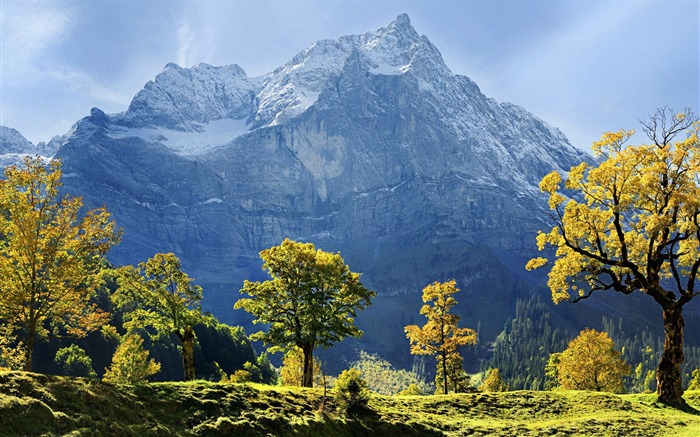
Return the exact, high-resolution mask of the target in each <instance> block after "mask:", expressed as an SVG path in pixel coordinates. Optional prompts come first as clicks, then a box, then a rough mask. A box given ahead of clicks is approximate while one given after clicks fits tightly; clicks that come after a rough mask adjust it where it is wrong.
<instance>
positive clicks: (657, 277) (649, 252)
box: [526, 114, 700, 302]
mask: <svg viewBox="0 0 700 437" xmlns="http://www.w3.org/2000/svg"><path fill="white" fill-rule="evenodd" d="M673 118H674V120H678V121H679V122H683V121H684V120H685V118H686V115H685V114H680V115H678V114H677V115H674V116H673ZM685 123H687V124H688V126H686V125H683V126H685V128H687V130H688V135H687V137H686V138H684V139H682V140H680V141H677V142H675V143H673V144H671V143H670V141H669V142H667V143H658V141H657V142H655V143H654V144H642V145H638V146H627V147H623V145H624V144H625V142H626V141H627V140H628V139H629V138H630V137H631V136H632V135H633V134H634V131H631V130H630V131H626V130H620V131H618V132H606V133H605V134H603V136H602V137H601V139H600V141H597V142H596V143H595V144H594V145H593V149H594V151H595V152H596V153H597V154H599V155H602V156H604V157H605V158H606V159H605V160H604V161H602V162H601V163H600V164H598V165H597V166H591V165H588V164H586V163H582V164H580V165H577V166H574V167H572V168H571V170H570V172H569V175H568V179H567V180H566V181H565V183H564V186H565V187H566V188H567V189H568V190H572V191H574V192H576V193H577V194H576V195H574V196H572V197H571V198H566V197H565V196H564V195H562V194H561V193H560V192H559V190H560V189H561V182H562V179H561V175H559V174H558V173H557V172H552V173H550V174H548V175H546V176H545V177H544V178H542V181H541V182H540V189H541V190H542V192H544V193H546V194H548V196H549V206H550V208H551V209H552V210H554V211H555V214H554V215H553V216H554V217H555V224H554V226H553V227H552V228H551V230H550V231H549V232H539V234H538V235H537V247H538V249H539V250H545V249H546V248H548V247H551V248H554V249H556V259H555V260H554V262H553V263H552V269H551V271H550V272H549V282H548V285H549V287H550V289H551V291H552V298H553V300H554V301H555V302H560V301H562V300H566V299H570V298H572V297H574V298H578V297H581V296H586V293H588V292H590V291H591V290H609V289H612V290H616V291H622V292H625V293H629V292H631V291H634V290H640V291H642V292H644V293H651V294H656V295H657V297H659V298H665V294H664V293H663V292H661V291H660V290H661V289H662V287H661V281H663V280H664V279H670V278H675V279H677V281H675V282H676V284H678V285H680V289H679V290H677V292H678V293H679V294H688V296H689V297H690V296H691V295H692V294H693V293H692V291H691V290H692V289H693V287H694V278H695V274H696V273H697V264H698V262H699V261H698V260H700V240H699V236H700V228H699V227H698V214H699V212H700V174H699V172H698V171H699V170H700V142H699V141H698V129H699V126H698V125H697V124H695V125H694V126H692V127H689V123H688V122H687V121H685ZM678 130H680V128H679V129H678ZM650 135H651V134H650ZM669 254H673V255H669ZM546 264H547V262H546V259H545V258H542V257H537V258H533V259H532V260H530V261H529V262H528V263H527V265H526V268H527V269H528V270H532V269H536V268H540V267H542V266H544V265H546ZM694 266H695V267H694ZM690 277H692V278H693V279H692V280H689V278H690ZM584 290H585V292H584Z"/></svg>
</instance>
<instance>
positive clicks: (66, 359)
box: [54, 344, 97, 378]
mask: <svg viewBox="0 0 700 437" xmlns="http://www.w3.org/2000/svg"><path fill="white" fill-rule="evenodd" d="M54 361H55V362H56V364H57V365H58V367H60V368H61V369H62V370H63V372H64V374H66V375H68V376H84V377H89V378H97V374H96V373H95V370H94V369H93V368H92V360H91V359H90V357H89V356H87V354H86V353H85V351H84V350H83V349H82V348H81V347H79V346H78V345H77V344H71V345H70V346H68V347H63V348H61V349H59V350H58V351H56V357H55V358H54Z"/></svg>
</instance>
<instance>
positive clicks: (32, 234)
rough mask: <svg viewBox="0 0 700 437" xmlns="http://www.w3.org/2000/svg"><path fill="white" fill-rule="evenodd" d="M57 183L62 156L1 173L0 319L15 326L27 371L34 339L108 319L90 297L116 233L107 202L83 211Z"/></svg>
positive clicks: (78, 331)
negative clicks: (105, 206) (105, 204)
mask: <svg viewBox="0 0 700 437" xmlns="http://www.w3.org/2000/svg"><path fill="white" fill-rule="evenodd" d="M60 187H61V164H60V162H59V161H51V163H50V164H49V165H48V168H47V167H46V166H45V164H44V162H43V160H42V159H41V158H39V157H36V158H30V157H27V158H25V160H24V165H23V166H22V167H17V166H10V167H7V168H5V178H4V179H2V180H0V277H1V278H2V286H1V287H0V320H3V321H4V322H5V323H6V324H7V325H9V326H11V327H13V328H14V329H15V330H16V331H17V332H19V333H20V335H21V346H23V347H24V349H25V350H24V353H23V354H22V356H23V358H24V370H27V371H30V370H32V364H33V363H32V359H33V353H34V346H35V344H36V342H37V339H39V338H43V337H46V336H48V335H49V334H50V333H57V332H65V333H67V334H69V335H74V336H76V337H80V336H84V335H85V334H87V333H88V332H91V331H93V330H95V329H98V328H99V327H100V326H101V325H102V324H104V323H106V321H107V319H108V315H107V314H106V313H105V312H103V311H101V310H99V309H98V308H97V306H96V305H95V304H94V303H93V302H92V300H91V298H92V297H93V296H94V295H95V292H96V290H97V289H98V288H99V287H100V286H101V284H102V283H103V278H102V272H103V265H104V262H103V261H104V255H105V254H106V253H107V251H108V250H109V249H110V248H111V247H112V246H113V245H114V244H116V243H117V242H118V241H119V239H120V233H119V232H118V231H116V227H115V224H114V222H113V221H112V219H111V216H110V214H109V213H108V212H107V211H105V209H104V208H98V209H94V210H91V211H88V212H87V213H85V214H84V215H81V214H80V209H81V207H82V200H81V199H80V198H79V197H69V196H63V197H61V196H60V195H59V188H60ZM52 328H53V329H52Z"/></svg>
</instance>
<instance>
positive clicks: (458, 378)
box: [435, 353, 473, 394]
mask: <svg viewBox="0 0 700 437" xmlns="http://www.w3.org/2000/svg"><path fill="white" fill-rule="evenodd" d="M442 359H443V358H442V357H441V356H438V359H437V372H435V387H438V389H436V391H435V394H438V393H439V392H440V393H443V394H446V393H444V390H440V387H441V386H442V384H443V382H444V381H445V378H444V377H443V365H442ZM444 369H445V371H446V372H447V392H448V393H466V392H469V391H472V390H473V388H472V386H471V384H470V382H471V378H470V377H469V375H467V372H465V371H464V360H463V359H462V356H461V355H460V354H458V353H455V354H450V355H448V356H447V365H446V366H444Z"/></svg>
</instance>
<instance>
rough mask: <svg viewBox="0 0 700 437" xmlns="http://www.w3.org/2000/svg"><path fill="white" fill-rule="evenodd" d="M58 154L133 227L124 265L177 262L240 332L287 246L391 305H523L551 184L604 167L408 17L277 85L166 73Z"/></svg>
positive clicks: (334, 49) (70, 184) (123, 248)
mask: <svg viewBox="0 0 700 437" xmlns="http://www.w3.org/2000/svg"><path fill="white" fill-rule="evenodd" d="M58 143H60V144H61V148H60V150H59V151H58V153H57V157H59V158H61V159H62V160H63V163H64V173H65V178H64V184H65V188H66V190H67V191H68V192H70V193H73V194H75V195H81V196H83V197H84V200H85V202H86V204H88V205H90V206H98V205H106V206H107V208H108V210H109V211H111V212H112V213H113V214H114V216H115V218H116V220H117V222H118V224H119V225H120V226H121V227H123V229H124V238H123V242H122V243H121V245H120V246H118V247H117V248H115V249H114V250H113V252H112V253H111V257H112V260H113V261H114V262H116V263H137V262H140V261H143V260H145V259H146V258H147V257H150V256H152V255H153V253H155V252H160V251H168V252H174V253H176V254H177V255H178V256H179V257H180V258H181V259H182V260H183V267H184V268H185V270H186V271H188V273H189V274H190V275H191V276H193V277H195V278H196V279H197V282H198V283H199V284H201V285H202V286H203V287H204V290H205V300H206V306H207V308H208V309H210V310H213V312H214V313H216V314H217V315H219V316H220V317H222V318H224V319H226V320H229V321H237V320H238V318H239V317H240V316H241V315H240V314H236V315H235V316H234V315H233V314H234V313H233V310H232V308H231V304H232V303H233V302H234V301H235V300H236V299H237V298H238V293H237V290H238V289H239V288H240V286H241V285H242V282H243V279H246V278H248V279H258V278H261V277H262V272H261V271H260V265H261V263H260V260H259V257H258V252H259V251H260V250H262V249H264V248H267V247H269V246H272V245H276V244H279V243H280V242H281V241H282V239H283V238H285V237H291V238H294V239H299V240H307V241H313V242H314V243H316V244H317V246H319V247H320V248H323V249H324V250H332V251H341V254H342V255H343V256H344V258H345V260H346V261H347V262H348V263H349V264H350V267H351V268H352V269H353V270H354V271H359V272H362V273H363V275H364V276H363V279H364V282H365V283H366V284H367V285H368V286H370V287H372V288H374V289H375V290H377V291H378V292H379V293H380V295H383V296H390V295H394V296H396V295H401V294H404V293H419V292H420V290H421V289H422V287H423V286H425V285H426V284H428V283H429V282H432V281H435V280H447V279H451V278H456V279H457V282H458V286H459V287H460V288H462V289H463V294H462V297H461V298H460V301H462V300H465V301H466V302H468V305H469V306H470V307H474V308H477V307H478V306H479V305H486V304H491V305H494V304H497V305H501V304H504V303H509V302H511V301H512V299H513V296H514V292H515V290H516V289H518V288H522V285H518V284H519V283H520V281H522V280H525V281H533V280H534V279H533V278H537V280H539V278H538V277H536V276H531V275H527V276H526V275H525V272H524V269H523V265H524V263H525V261H526V260H527V259H528V258H529V257H531V256H532V255H534V253H535V248H534V247H533V246H534V235H535V233H536V230H537V229H542V228H544V227H545V226H546V224H545V223H544V221H545V220H546V215H545V211H546V202H545V201H544V198H543V197H542V196H541V195H540V193H539V190H538V188H537V184H538V182H539V180H540V179H541V177H542V176H543V175H545V174H546V173H548V172H550V171H551V170H553V169H558V170H567V169H568V168H569V167H570V166H571V165H574V164H577V163H580V162H581V161H582V160H587V159H590V158H589V157H588V155H586V154H584V153H583V152H581V151H580V150H577V149H576V148H574V147H573V146H572V145H571V144H570V143H569V142H568V140H567V139H566V137H565V136H564V134H562V132H560V131H559V130H558V129H556V128H553V127H551V126H549V125H548V124H547V123H545V122H544V121H542V120H540V119H538V118H537V117H535V116H533V115H532V114H530V113H528V112H527V111H525V110H524V109H522V108H520V107H517V106H515V105H511V104H508V103H498V102H496V101H494V100H493V99H489V98H487V97H486V96H484V95H483V94H482V93H481V92H480V90H479V87H478V86H477V85H476V84H475V83H474V82H472V81H471V80H470V79H469V78H467V77H465V76H461V75H456V74H453V73H452V72H451V71H450V70H449V68H448V67H447V66H446V65H445V63H444V62H443V60H442V57H441V55H440V52H439V51H438V50H437V48H435V46H433V45H432V44H431V43H430V41H429V40H428V38H427V37H425V36H420V35H418V33H416V31H415V30H414V28H413V27H412V26H411V24H410V21H409V19H408V17H407V16H406V15H401V16H399V17H398V18H397V19H396V20H395V21H394V22H392V23H391V24H390V25H389V26H387V27H385V28H382V29H379V30H377V31H374V32H368V33H365V34H362V35H351V36H343V37H341V38H339V39H338V40H334V41H329V40H324V41H319V42H317V43H316V44H314V45H312V46H311V47H309V48H308V49H306V50H304V51H302V52H301V53H299V54H298V55H296V56H295V57H294V58H293V59H292V60H291V61H289V62H287V63H286V64H284V65H283V66H281V67H279V68H277V69H276V70H274V71H272V72H271V73H269V74H267V75H265V76H262V77H253V78H251V77H248V76H247V75H246V74H245V72H244V71H243V69H241V68H240V67H238V66H237V65H230V66H224V67H213V66H210V65H206V64H200V65H197V66H196V67H193V68H190V69H185V68H181V67H179V66H177V65H174V64H168V65H167V66H166V68H165V70H164V71H163V72H162V73H160V74H159V75H158V76H157V77H156V78H155V80H154V81H152V82H149V83H148V84H146V86H145V87H144V89H143V90H142V91H141V92H139V93H138V94H137V95H136V97H134V99H133V101H132V103H131V105H130V106H129V109H128V110H127V111H126V112H124V113H121V114H115V115H107V114H105V113H103V112H102V111H100V110H99V109H93V110H92V113H91V115H90V116H89V117H86V118H84V119H82V120H81V121H79V122H78V123H77V124H76V125H75V126H74V128H73V129H72V130H71V132H69V133H68V134H67V135H66V136H64V137H62V138H61V139H60V141H58ZM404 297H405V299H409V296H404ZM401 299H402V298H396V299H393V300H392V299H388V300H386V302H392V303H391V304H388V303H387V304H386V305H391V307H385V308H384V309H382V310H381V311H382V312H384V311H386V312H387V313H386V314H387V317H389V318H391V317H398V314H399V311H403V310H400V309H399V306H400V305H401V304H400V303H397V302H401ZM410 299H411V300H416V299H417V297H416V296H415V295H411V296H410ZM380 300H381V299H380ZM466 302H465V304H466ZM380 303H381V302H378V303H377V305H379V304H380ZM418 305H419V303H416V304H415V305H414V304H410V305H409V306H412V307H416V308H417V306H418ZM506 306H507V305H506ZM393 309H396V311H395V312H392V311H393ZM376 311H379V310H376ZM469 311H472V310H469ZM469 311H468V310H466V309H465V310H464V314H465V315H466V316H467V318H470V317H471V316H470V314H471V313H470V312H469ZM236 313H239V312H236ZM477 313H478V311H477ZM416 315H417V312H416ZM472 315H474V314H472ZM477 316H478V314H477ZM477 316H475V318H474V321H476V319H477ZM482 322H483V323H486V321H482ZM397 323H398V322H397ZM488 323H493V324H494V326H496V325H497V327H498V329H499V330H500V328H501V327H502V323H503V320H502V318H501V319H499V320H490V321H488ZM367 329H369V328H367ZM399 334H400V335H401V336H402V335H403V334H402V332H400V333H399ZM401 346H402V347H403V348H404V349H406V346H405V345H401Z"/></svg>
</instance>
